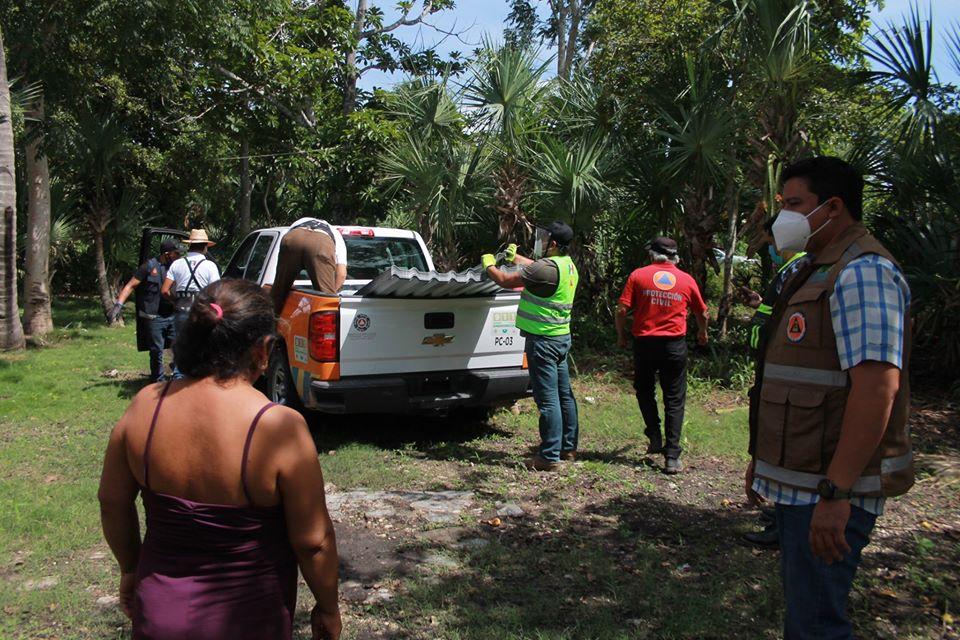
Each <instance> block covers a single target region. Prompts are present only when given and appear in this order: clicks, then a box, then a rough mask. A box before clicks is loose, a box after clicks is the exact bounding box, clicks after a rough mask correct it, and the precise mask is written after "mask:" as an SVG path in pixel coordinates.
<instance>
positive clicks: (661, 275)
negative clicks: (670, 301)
mask: <svg viewBox="0 0 960 640" xmlns="http://www.w3.org/2000/svg"><path fill="white" fill-rule="evenodd" d="M653 284H654V285H655V286H656V287H657V289H660V290H661V291H670V289H673V288H674V287H675V286H677V276H675V275H673V274H672V273H670V272H669V271H657V272H656V273H655V274H653Z"/></svg>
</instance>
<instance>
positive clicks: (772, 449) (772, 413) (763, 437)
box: [757, 382, 790, 465]
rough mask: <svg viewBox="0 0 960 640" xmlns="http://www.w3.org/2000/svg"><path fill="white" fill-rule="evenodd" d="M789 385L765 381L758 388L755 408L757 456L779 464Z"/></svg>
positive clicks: (765, 460)
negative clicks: (758, 395) (758, 397)
mask: <svg viewBox="0 0 960 640" xmlns="http://www.w3.org/2000/svg"><path fill="white" fill-rule="evenodd" d="M789 393H790V389H789V387H786V386H783V385H779V384H776V383H770V382H766V383H764V384H763V386H762V387H761V388H760V403H759V407H758V409H757V424H758V425H759V428H758V429H757V458H758V459H760V460H763V461H764V462H769V463H770V464H775V465H779V464H781V460H782V458H781V455H782V453H783V429H784V425H785V423H786V419H787V396H788V395H789Z"/></svg>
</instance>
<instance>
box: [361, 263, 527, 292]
mask: <svg viewBox="0 0 960 640" xmlns="http://www.w3.org/2000/svg"><path fill="white" fill-rule="evenodd" d="M500 268H501V270H502V271H504V272H506V273H513V272H515V271H517V270H518V268H519V267H515V266H503V267H500ZM507 291H509V290H508V289H503V288H502V287H501V286H500V285H498V284H497V283H496V282H494V281H493V280H491V279H490V277H489V276H487V275H486V274H485V273H484V272H483V269H482V268H481V267H474V268H472V269H467V270H466V271H447V272H446V273H439V272H437V271H420V270H419V269H404V268H402V267H396V266H392V267H390V269H389V271H384V272H382V273H381V274H380V275H378V276H377V277H376V278H374V279H373V280H371V281H370V282H368V283H367V284H366V285H364V286H363V287H362V288H361V289H359V290H358V291H357V292H356V295H358V296H364V297H367V298H476V297H483V296H494V295H497V294H498V293H505V292H507Z"/></svg>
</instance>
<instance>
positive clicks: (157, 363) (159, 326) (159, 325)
mask: <svg viewBox="0 0 960 640" xmlns="http://www.w3.org/2000/svg"><path fill="white" fill-rule="evenodd" d="M179 257H180V245H178V244H177V243H176V242H175V241H173V240H164V241H163V243H161V245H160V255H159V256H157V257H156V258H150V259H149V260H147V261H146V262H144V263H143V264H142V265H140V267H139V268H138V269H137V271H136V272H135V273H134V274H133V277H132V278H130V281H129V282H127V284H126V285H124V287H123V289H121V290H120V295H119V296H117V300H116V302H115V303H114V305H113V309H112V310H111V312H110V315H109V320H110V321H111V322H112V321H114V320H116V318H118V317H119V316H120V314H121V312H122V310H123V303H124V302H126V301H127V298H129V297H130V294H131V293H133V292H134V291H136V292H137V298H136V306H137V323H138V325H140V323H143V326H142V327H141V326H138V327H137V329H138V331H137V346H138V347H139V349H140V350H141V351H144V350H147V351H149V352H150V378H151V379H153V380H155V381H157V382H162V381H163V380H164V379H165V376H164V374H163V349H164V348H165V347H166V346H167V345H170V344H173V339H174V336H175V329H174V323H173V317H174V308H173V304H172V303H171V302H170V301H169V300H167V299H166V298H165V297H164V296H162V295H160V288H161V287H162V286H163V281H164V278H166V276H167V268H168V267H169V266H170V264H171V263H172V262H173V261H174V260H176V259H177V258H179ZM141 329H143V330H141Z"/></svg>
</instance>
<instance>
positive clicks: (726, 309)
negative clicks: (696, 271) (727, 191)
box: [717, 182, 740, 338]
mask: <svg viewBox="0 0 960 640" xmlns="http://www.w3.org/2000/svg"><path fill="white" fill-rule="evenodd" d="M731 185H732V182H731ZM731 190H732V191H735V193H733V194H732V195H731V196H730V197H728V198H727V209H728V211H729V216H730V218H729V221H728V224H727V237H728V238H729V242H728V243H727V248H726V259H725V260H724V261H723V297H722V298H721V299H720V306H719V308H718V309H717V324H719V325H720V337H721V338H725V337H726V336H727V320H728V319H729V317H730V310H731V309H732V308H733V255H734V253H735V252H736V250H737V231H738V230H739V228H740V224H739V223H740V193H739V191H738V190H736V187H733V186H731Z"/></svg>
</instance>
